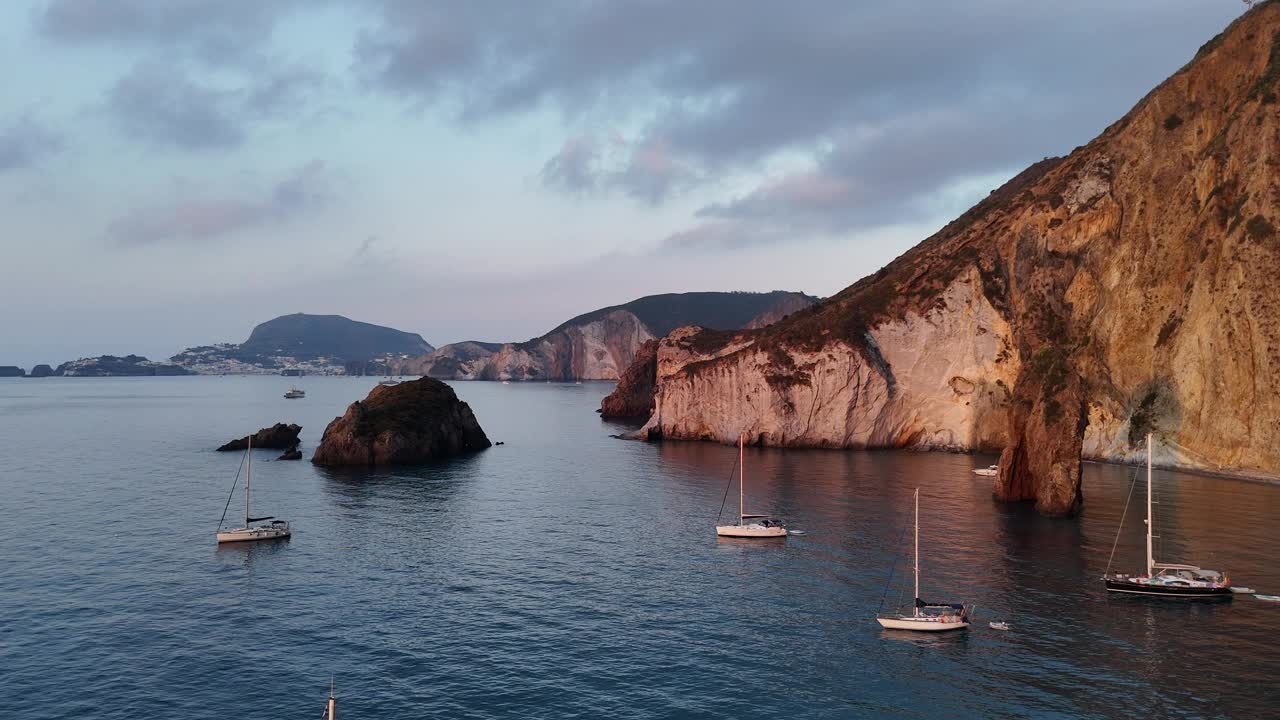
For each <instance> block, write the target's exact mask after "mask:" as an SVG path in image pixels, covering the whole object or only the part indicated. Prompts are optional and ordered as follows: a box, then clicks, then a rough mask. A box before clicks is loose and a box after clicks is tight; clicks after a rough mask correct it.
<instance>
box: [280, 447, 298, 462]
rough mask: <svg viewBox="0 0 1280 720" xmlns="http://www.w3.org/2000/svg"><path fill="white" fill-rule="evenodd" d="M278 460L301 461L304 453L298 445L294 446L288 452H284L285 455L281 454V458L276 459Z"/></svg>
mask: <svg viewBox="0 0 1280 720" xmlns="http://www.w3.org/2000/svg"><path fill="white" fill-rule="evenodd" d="M276 459H277V460H301V459H302V451H301V450H299V449H298V446H297V445H294V446H293V447H291V448H289V449H288V450H285V451H284V453H283V454H281V455H280V457H278V458H276Z"/></svg>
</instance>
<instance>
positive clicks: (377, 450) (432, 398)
mask: <svg viewBox="0 0 1280 720" xmlns="http://www.w3.org/2000/svg"><path fill="white" fill-rule="evenodd" d="M489 445H490V442H489V438H488V437H487V436H486V435H485V434H484V430H483V429H481V427H480V423H478V422H477V421H476V416H475V414H474V413H472V412H471V407H470V406H469V405H467V404H466V403H465V402H462V401H461V400H459V399H458V396H457V395H456V394H455V393H454V392H453V388H451V387H449V386H448V385H446V384H444V383H442V382H440V381H439V380H436V379H434V378H429V377H424V378H421V379H419V380H413V381H410V382H405V383H400V384H399V385H394V386H384V385H379V386H377V387H375V388H374V389H373V390H372V391H370V392H369V396H368V397H366V398H365V399H364V400H362V401H358V402H354V403H352V404H351V406H350V407H348V408H347V412H346V413H345V414H343V415H342V417H338V418H334V420H333V422H331V423H329V426H328V427H326V428H325V429H324V437H323V438H321V440H320V446H319V447H318V448H316V452H315V455H313V456H312V458H311V462H313V463H315V464H317V465H411V464H416V463H421V462H425V461H427V460H432V459H435V458H442V457H448V456H450V455H457V454H461V453H465V452H474V451H477V450H483V449H485V448H487V447H489Z"/></svg>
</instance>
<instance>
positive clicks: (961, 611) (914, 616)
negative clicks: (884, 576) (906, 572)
mask: <svg viewBox="0 0 1280 720" xmlns="http://www.w3.org/2000/svg"><path fill="white" fill-rule="evenodd" d="M915 526H916V530H915V562H914V563H913V565H912V571H913V573H914V575H915V592H914V593H913V597H914V602H913V603H912V604H911V614H907V613H904V612H902V611H901V610H899V611H898V612H896V613H891V614H887V615H876V621H877V622H879V623H880V626H881V627H883V628H886V629H888V630H916V631H920V632H945V631H947V630H962V629H964V628H967V627H969V608H968V607H966V606H965V605H964V604H962V603H929V602H925V601H924V600H921V599H920V488H916V517H915ZM882 604H883V603H882Z"/></svg>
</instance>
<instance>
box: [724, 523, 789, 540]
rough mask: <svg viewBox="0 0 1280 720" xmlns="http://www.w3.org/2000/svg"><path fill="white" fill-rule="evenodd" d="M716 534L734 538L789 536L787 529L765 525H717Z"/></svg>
mask: <svg viewBox="0 0 1280 720" xmlns="http://www.w3.org/2000/svg"><path fill="white" fill-rule="evenodd" d="M716 535H719V536H720V537H734V538H780V537H786V536H787V529H786V528H781V527H777V526H776V525H775V526H771V527H765V526H764V525H717V526H716Z"/></svg>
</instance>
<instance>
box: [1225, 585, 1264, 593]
mask: <svg viewBox="0 0 1280 720" xmlns="http://www.w3.org/2000/svg"><path fill="white" fill-rule="evenodd" d="M1231 592H1233V593H1235V594H1236V595H1253V594H1254V593H1256V592H1258V591H1257V590H1254V589H1253V588H1247V587H1236V586H1235V585H1232V586H1231Z"/></svg>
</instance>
